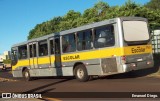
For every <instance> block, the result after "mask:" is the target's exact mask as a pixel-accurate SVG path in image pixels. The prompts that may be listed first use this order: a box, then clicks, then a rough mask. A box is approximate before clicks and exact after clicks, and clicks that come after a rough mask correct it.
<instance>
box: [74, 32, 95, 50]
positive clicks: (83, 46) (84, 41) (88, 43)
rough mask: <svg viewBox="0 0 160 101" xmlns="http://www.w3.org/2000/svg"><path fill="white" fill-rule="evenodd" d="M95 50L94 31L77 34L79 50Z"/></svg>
mask: <svg viewBox="0 0 160 101" xmlns="http://www.w3.org/2000/svg"><path fill="white" fill-rule="evenodd" d="M92 48H93V40H92V30H86V31H82V32H78V33H77V50H79V51H80V50H88V49H92Z"/></svg>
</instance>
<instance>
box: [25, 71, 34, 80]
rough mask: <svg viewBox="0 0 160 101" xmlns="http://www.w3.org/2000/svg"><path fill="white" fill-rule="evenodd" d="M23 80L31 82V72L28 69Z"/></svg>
mask: <svg viewBox="0 0 160 101" xmlns="http://www.w3.org/2000/svg"><path fill="white" fill-rule="evenodd" d="M23 78H24V79H25V80H26V81H31V79H32V78H31V77H30V73H29V70H28V69H25V70H24V71H23Z"/></svg>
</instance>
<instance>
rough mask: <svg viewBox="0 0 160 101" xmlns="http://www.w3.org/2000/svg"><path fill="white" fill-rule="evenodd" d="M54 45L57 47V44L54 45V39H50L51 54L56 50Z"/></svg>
mask: <svg viewBox="0 0 160 101" xmlns="http://www.w3.org/2000/svg"><path fill="white" fill-rule="evenodd" d="M54 47H55V45H54V42H53V40H50V53H51V54H54V51H55V49H54Z"/></svg>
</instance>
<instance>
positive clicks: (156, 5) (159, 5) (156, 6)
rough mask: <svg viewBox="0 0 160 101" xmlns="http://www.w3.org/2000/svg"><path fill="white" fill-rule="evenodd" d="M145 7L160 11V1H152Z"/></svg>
mask: <svg viewBox="0 0 160 101" xmlns="http://www.w3.org/2000/svg"><path fill="white" fill-rule="evenodd" d="M145 7H147V8H149V9H153V10H159V9H160V0H150V2H148V3H147V4H146V5H145Z"/></svg>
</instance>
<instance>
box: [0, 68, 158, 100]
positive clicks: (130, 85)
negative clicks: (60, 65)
mask: <svg viewBox="0 0 160 101" xmlns="http://www.w3.org/2000/svg"><path fill="white" fill-rule="evenodd" d="M0 77H1V78H7V79H10V80H9V81H0V93H8V92H9V93H27V94H28V93H29V94H30V93H40V94H42V95H44V96H45V97H54V98H55V97H56V96H57V97H58V98H60V97H61V95H62V98H63V97H71V95H72V96H75V95H81V96H75V98H77V97H83V96H84V97H88V96H89V97H95V98H96V96H97V97H102V95H104V94H108V95H111V96H109V98H112V97H113V98H114V97H115V98H116V97H121V96H122V97H124V98H125V95H126V97H128V96H132V94H133V93H138V92H141V93H142V94H146V93H149V94H153V93H154V94H157V95H158V97H159V98H160V77H154V76H152V77H150V76H146V75H130V73H126V74H119V75H113V76H107V77H101V78H97V77H96V78H94V79H93V80H91V81H89V82H79V81H77V80H76V79H74V78H73V77H59V78H55V77H49V78H39V79H35V80H33V81H29V82H26V81H24V80H23V79H16V81H12V80H13V79H14V80H15V78H13V77H12V74H11V72H10V70H7V71H1V70H0ZM59 92H61V93H59ZM106 92H110V93H106ZM112 92H113V93H112ZM123 92H128V93H123ZM98 94H101V96H98ZM53 95H54V96H53ZM112 95H114V96H112ZM115 95H117V96H115Z"/></svg>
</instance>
